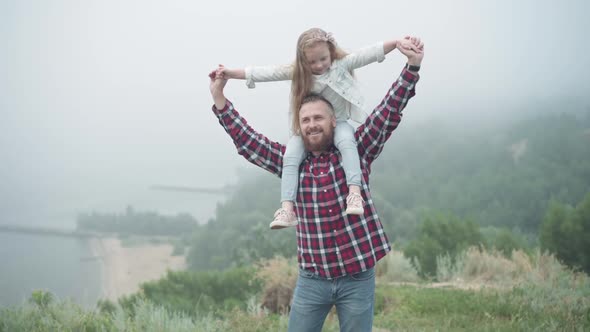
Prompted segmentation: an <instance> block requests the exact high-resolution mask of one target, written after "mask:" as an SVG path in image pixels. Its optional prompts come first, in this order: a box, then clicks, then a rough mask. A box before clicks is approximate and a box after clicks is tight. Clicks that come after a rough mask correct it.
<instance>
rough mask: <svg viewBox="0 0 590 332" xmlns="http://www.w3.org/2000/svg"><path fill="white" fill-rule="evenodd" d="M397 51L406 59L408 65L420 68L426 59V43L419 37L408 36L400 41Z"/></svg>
mask: <svg viewBox="0 0 590 332" xmlns="http://www.w3.org/2000/svg"><path fill="white" fill-rule="evenodd" d="M397 49H398V50H399V51H400V52H401V53H402V54H403V55H405V56H406V57H408V64H410V65H414V66H420V64H421V63H422V59H423V58H424V43H423V42H422V41H421V40H420V38H418V37H410V36H406V37H405V38H404V39H401V40H398V42H397Z"/></svg>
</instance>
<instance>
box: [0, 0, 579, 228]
mask: <svg viewBox="0 0 590 332" xmlns="http://www.w3.org/2000/svg"><path fill="white" fill-rule="evenodd" d="M589 12H590V5H589V4H588V3H587V2H586V1H582V0H579V1H565V2H561V1H557V0H555V1H546V0H541V1H533V0H524V1H516V2H513V1H507V0H501V1H484V2H481V1H467V0H464V1H449V2H440V1H435V0H428V1H412V2H409V1H404V2H402V1H392V0H389V1H365V2H364V3H363V4H362V5H361V4H360V3H359V2H358V1H354V2H353V1H297V2H289V3H287V2H281V1H270V0H263V1H237V0H235V1H233V0H232V1H212V2H201V1H188V0H186V1H184V0H182V1H181V0H172V1H114V0H104V1H77V0H69V1H68V0H52V1H41V0H4V1H1V2H0V40H1V41H2V42H1V43H0V112H1V113H0V114H1V117H0V119H1V120H0V156H1V160H2V161H1V162H0V178H1V179H2V184H1V185H0V210H1V211H2V212H0V223H33V224H50V225H71V224H72V222H73V219H74V217H75V214H76V213H77V212H85V211H88V210H91V209H97V210H104V211H109V212H115V211H123V210H124V208H125V206H126V205H127V204H132V205H134V206H135V207H136V209H138V210H143V209H148V210H158V211H160V212H163V213H177V212H181V211H187V212H191V213H193V214H194V215H195V216H197V218H199V219H203V218H208V217H209V216H210V215H211V213H212V211H213V210H214V205H215V201H216V200H217V198H210V197H204V196H199V195H194V196H190V195H186V194H179V195H176V194H169V193H156V192H151V191H149V190H148V188H149V186H150V185H152V184H169V185H184V186H207V187H220V186H223V185H225V184H227V183H233V182H235V181H236V177H237V176H238V174H239V173H238V172H237V169H240V168H248V167H249V166H247V163H246V162H245V161H244V160H243V159H242V158H241V157H240V156H238V155H237V153H236V152H235V149H234V147H233V145H232V143H231V142H230V140H229V138H228V137H227V135H226V134H225V133H224V131H223V130H222V129H221V127H220V126H219V125H218V124H217V121H216V119H215V117H214V116H213V115H212V112H211V105H212V101H211V97H210V95H209V91H208V78H207V76H206V75H207V73H208V72H209V71H210V70H212V69H214V68H215V67H216V65H217V64H218V63H222V64H224V65H226V66H227V67H244V66H247V65H253V64H257V65H265V64H282V63H289V62H291V61H292V59H293V57H294V50H295V43H296V40H297V37H298V36H299V34H300V33H301V32H303V31H304V30H306V29H308V28H310V27H321V28H323V29H325V30H327V31H331V32H332V33H333V34H334V36H335V38H336V41H337V42H338V43H339V45H340V46H341V47H343V48H344V49H346V50H348V51H353V50H355V49H357V48H360V47H363V46H366V45H369V44H372V43H374V42H378V41H382V40H388V39H396V38H400V37H403V36H405V35H416V36H419V37H421V38H422V39H423V41H424V42H425V52H426V54H425V59H424V61H423V64H422V70H421V81H420V82H419V84H418V87H417V95H416V97H415V98H414V99H413V100H412V101H411V102H410V104H409V106H408V108H407V109H406V113H405V117H404V124H403V126H410V127H411V126H412V123H417V122H420V121H425V120H428V119H432V118H437V117H438V118H440V117H456V118H463V117H474V116H475V117H477V115H478V114H474V112H476V111H478V112H485V114H481V116H482V118H485V117H502V116H505V113H503V110H504V109H507V108H510V107H509V106H510V105H523V104H526V103H528V102H534V103H536V104H543V103H551V102H552V101H554V100H568V101H572V100H573V101H576V100H580V101H581V103H582V104H584V103H585V104H586V105H588V104H590V103H589V102H588V97H586V94H587V92H588V91H590V56H589V55H588V51H589V46H588V37H587V36H586V34H587V32H588V31H590V24H588V20H587V18H586V17H585V16H586V15H587V14H588V13H589ZM404 63H405V61H404V57H403V56H402V55H401V54H400V53H399V52H397V51H393V52H392V53H390V54H389V55H388V56H387V58H386V60H385V61H384V62H383V63H381V64H372V65H369V66H367V67H365V68H362V69H359V70H357V71H356V77H357V78H358V80H359V81H360V82H361V85H362V91H363V93H364V95H365V99H366V101H367V104H369V106H372V105H374V104H376V103H377V102H379V100H380V98H381V97H382V96H383V95H384V93H385V92H386V90H387V88H388V86H389V85H390V84H391V82H392V81H393V79H395V78H396V77H397V74H398V73H399V72H400V70H401V68H402V66H403V64H404ZM288 94H289V83H288V82H278V83H266V84H258V85H257V88H256V89H248V88H247V87H246V86H245V84H244V82H243V81H231V82H229V83H228V86H227V88H226V95H227V96H228V98H229V99H230V100H232V101H233V102H234V104H235V105H236V107H237V108H238V110H239V111H240V112H241V113H242V114H243V115H244V116H246V118H247V119H248V120H249V122H250V124H252V125H253V126H254V127H255V128H256V129H258V130H259V131H261V132H263V133H265V134H266V135H267V136H269V137H271V138H272V139H275V140H278V141H281V142H285V141H286V139H287V138H288V130H287V128H288V126H287V109H288ZM474 105H480V106H483V107H481V108H478V109H477V110H474V109H473V106H474ZM277 202H278V197H277ZM203 205H205V206H207V207H203Z"/></svg>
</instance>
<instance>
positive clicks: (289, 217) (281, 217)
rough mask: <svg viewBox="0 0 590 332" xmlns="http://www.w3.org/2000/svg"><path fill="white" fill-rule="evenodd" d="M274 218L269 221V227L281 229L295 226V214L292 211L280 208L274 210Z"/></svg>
mask: <svg viewBox="0 0 590 332" xmlns="http://www.w3.org/2000/svg"><path fill="white" fill-rule="evenodd" d="M274 217H275V219H274V220H273V221H272V222H271V223H270V229H281V228H285V227H295V226H297V216H296V215H295V212H293V211H287V210H285V209H283V208H280V209H278V210H277V212H275V216H274Z"/></svg>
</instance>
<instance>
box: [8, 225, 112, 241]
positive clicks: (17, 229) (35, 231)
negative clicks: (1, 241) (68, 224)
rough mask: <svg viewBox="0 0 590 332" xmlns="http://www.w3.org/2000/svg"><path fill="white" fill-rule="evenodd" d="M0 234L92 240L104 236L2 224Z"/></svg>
mask: <svg viewBox="0 0 590 332" xmlns="http://www.w3.org/2000/svg"><path fill="white" fill-rule="evenodd" d="M0 233H18V234H32V235H42V236H60V237H76V238H93V237H101V236H104V234H100V233H95V232H87V231H78V230H68V229H59V228H49V227H33V226H21V225H2V224H0Z"/></svg>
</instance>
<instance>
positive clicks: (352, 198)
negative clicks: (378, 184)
mask: <svg viewBox="0 0 590 332" xmlns="http://www.w3.org/2000/svg"><path fill="white" fill-rule="evenodd" d="M364 204H365V201H364V200H363V197H362V196H361V195H359V194H356V193H351V194H348V197H346V214H356V215H362V214H363V213H365V210H364V209H363V205H364Z"/></svg>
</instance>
